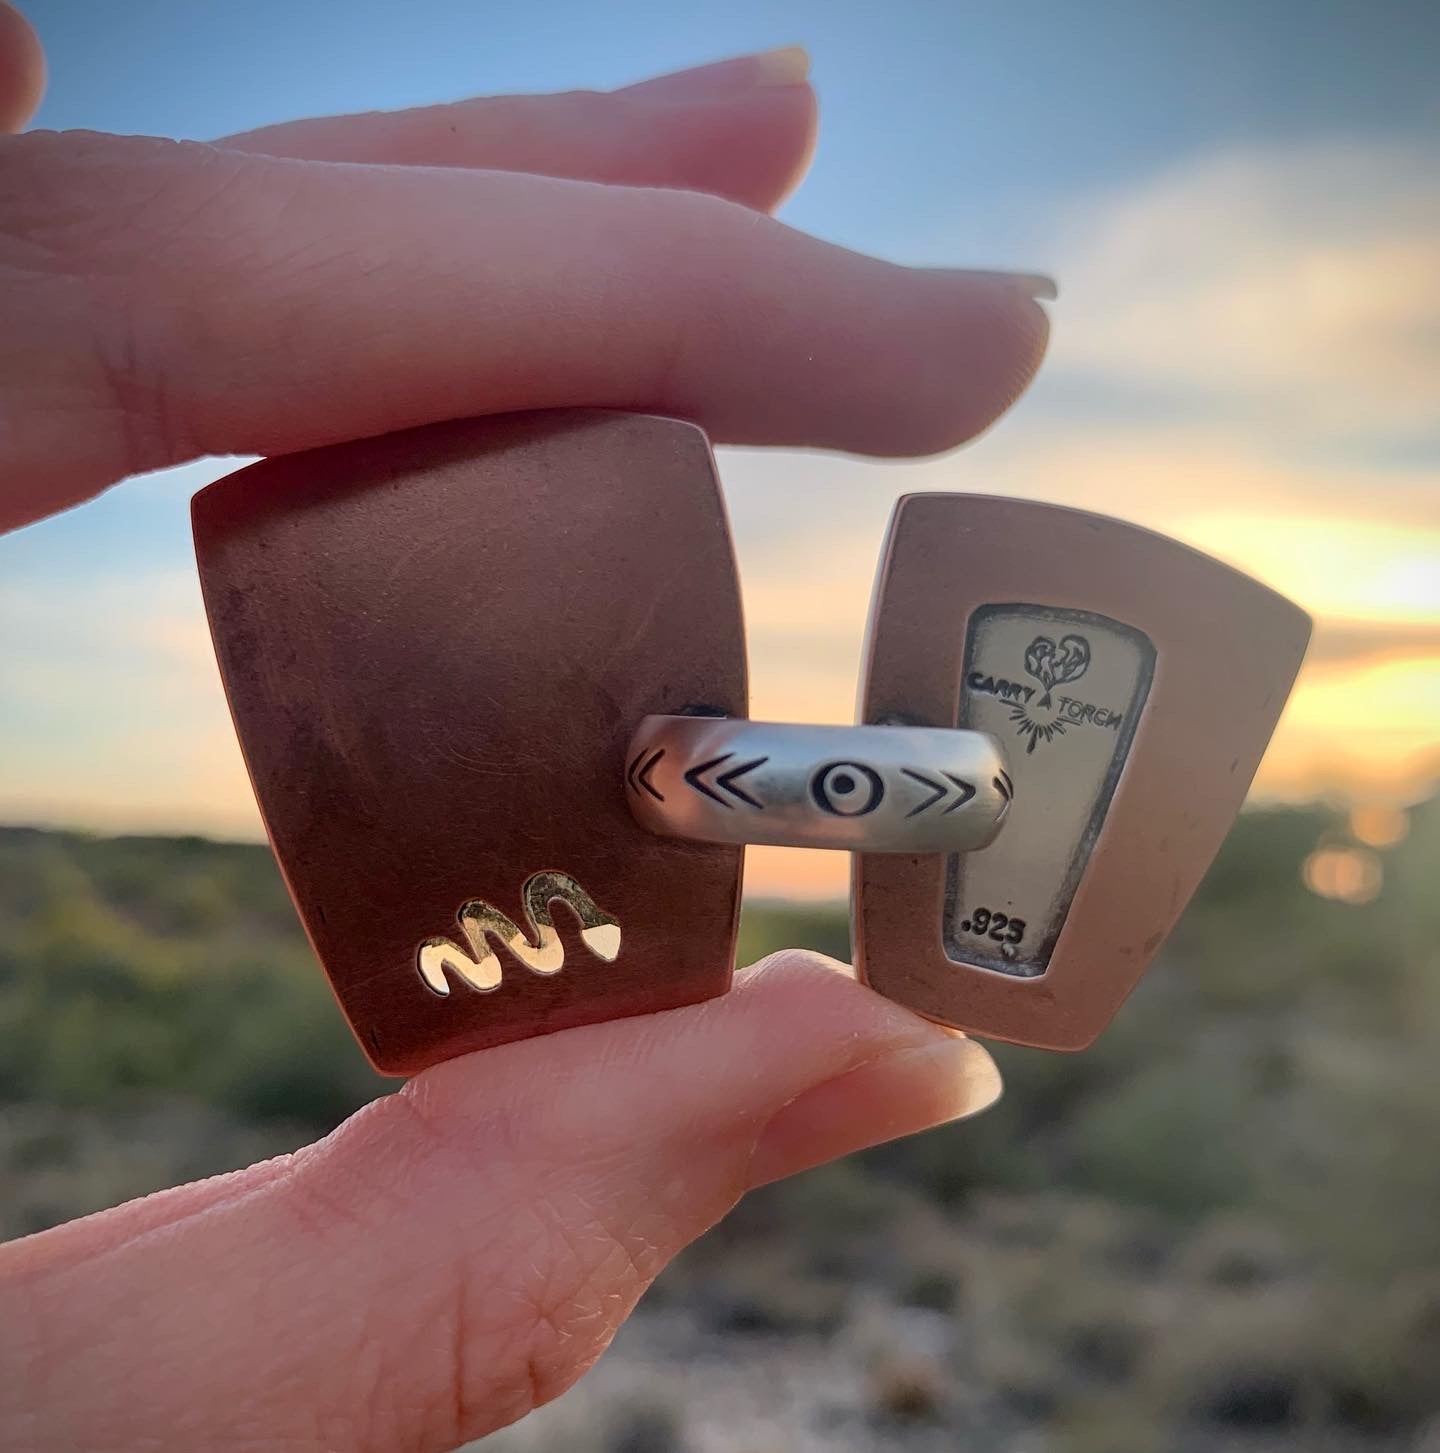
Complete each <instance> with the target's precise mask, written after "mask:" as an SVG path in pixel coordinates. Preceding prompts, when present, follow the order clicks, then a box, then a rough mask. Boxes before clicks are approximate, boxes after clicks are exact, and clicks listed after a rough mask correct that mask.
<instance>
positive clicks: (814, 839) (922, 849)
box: [625, 716, 1014, 853]
mask: <svg viewBox="0 0 1440 1453" xmlns="http://www.w3.org/2000/svg"><path fill="white" fill-rule="evenodd" d="M625 792H626V796H627V798H628V799H629V802H630V810H631V811H632V812H633V813H634V815H635V817H636V820H637V821H638V822H639V823H640V824H641V825H642V826H644V827H647V828H649V829H650V831H651V832H655V833H659V834H660V835H661V836H663V837H684V838H694V839H696V840H698V841H700V842H712V843H767V844H772V845H775V846H780V847H801V848H839V849H843V850H846V851H849V852H862V853H966V852H973V851H974V850H975V849H976V848H983V847H984V846H985V845H986V844H987V843H989V842H990V841H991V840H992V839H993V838H994V837H995V834H996V833H997V832H999V830H1000V825H1001V823H1002V822H1003V821H1004V819H1005V814H1006V813H1007V812H1008V811H1009V809H1010V802H1011V799H1012V797H1013V796H1014V786H1013V784H1012V782H1011V780H1010V776H1009V774H1008V773H1007V772H1006V770H1005V758H1004V756H1003V755H1002V754H1001V751H1000V748H999V746H998V744H997V743H996V741H995V739H994V738H993V737H990V736H987V735H986V734H985V733H983V732H976V731H961V730H958V729H946V728H941V727H908V726H799V725H792V724H790V723H781V722H762V721H738V720H735V719H734V718H731V717H699V716H647V717H646V718H645V719H644V720H643V721H642V722H641V723H640V726H639V728H638V729H637V730H636V732H635V735H634V736H633V737H632V738H631V741H630V748H629V751H628V752H627V754H626V759H625Z"/></svg>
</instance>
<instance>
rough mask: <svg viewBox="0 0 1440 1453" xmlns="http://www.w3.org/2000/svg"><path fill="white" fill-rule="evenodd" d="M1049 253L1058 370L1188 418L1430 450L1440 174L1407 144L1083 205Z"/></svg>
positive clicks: (1338, 148) (1199, 166)
mask: <svg viewBox="0 0 1440 1453" xmlns="http://www.w3.org/2000/svg"><path fill="white" fill-rule="evenodd" d="M1059 224H1060V225H1059V226H1058V227H1057V229H1056V232H1055V236H1054V240H1053V243H1052V251H1053V253H1054V255H1056V256H1057V258H1058V269H1057V270H1058V271H1059V272H1060V274H1061V278H1062V293H1061V296H1062V302H1061V305H1060V306H1059V307H1058V308H1057V310H1056V319H1057V329H1056V336H1055V344H1054V349H1053V353H1052V367H1053V368H1054V369H1056V370H1057V371H1062V372H1067V373H1073V374H1078V375H1082V376H1085V377H1089V378H1092V379H1101V380H1106V381H1108V382H1110V383H1112V384H1118V385H1122V386H1125V387H1127V388H1133V389H1136V390H1139V391H1141V392H1142V393H1148V394H1150V395H1156V394H1166V393H1168V394H1169V395H1170V396H1171V397H1172V398H1173V399H1175V400H1179V401H1182V402H1183V404H1184V406H1185V407H1186V408H1187V409H1194V408H1195V407H1196V405H1197V403H1204V404H1206V405H1208V406H1209V408H1211V409H1212V410H1222V411H1224V412H1225V413H1227V414H1230V415H1232V416H1235V417H1244V418H1269V419H1271V420H1274V419H1275V417H1276V416H1277V415H1279V416H1283V418H1284V420H1285V421H1287V422H1289V423H1299V424H1301V425H1303V426H1304V427H1306V428H1307V429H1310V430H1313V431H1320V432H1325V433H1330V432H1362V433H1383V434H1385V435H1387V436H1389V437H1390V438H1392V439H1393V438H1394V436H1395V435H1396V434H1397V433H1405V434H1410V435H1417V436H1421V437H1428V438H1433V437H1434V435H1435V430H1436V428H1437V418H1436V410H1435V405H1436V400H1437V399H1440V168H1437V167H1436V166H1435V164H1434V157H1433V155H1427V154H1426V153H1425V152H1424V151H1422V150H1421V149H1420V148H1418V147H1415V146H1412V145H1410V144H1402V143H1399V142H1391V143H1386V142H1379V141H1375V142H1361V141H1334V142H1330V143H1324V144H1320V143H1317V144H1310V145H1304V146H1295V145H1291V146H1276V147H1273V148H1270V149H1249V150H1243V151H1240V150H1237V151H1230V152H1226V153H1221V154H1215V155H1210V156H1205V157H1200V158H1197V159H1194V160H1192V161H1190V162H1188V163H1186V164H1184V165H1181V166H1178V167H1176V168H1174V169H1172V170H1170V171H1167V172H1165V173H1162V174H1160V175H1158V176H1155V177H1152V178H1150V179H1148V180H1146V181H1144V182H1142V183H1139V184H1136V185H1132V186H1130V187H1128V188H1127V189H1126V190H1124V191H1121V192H1117V193H1113V194H1110V195H1108V196H1104V197H1099V198H1088V199H1083V200H1082V201H1080V202H1079V203H1077V204H1075V205H1073V206H1071V207H1069V208H1068V209H1067V210H1066V215H1064V216H1063V217H1062V218H1060V219H1059Z"/></svg>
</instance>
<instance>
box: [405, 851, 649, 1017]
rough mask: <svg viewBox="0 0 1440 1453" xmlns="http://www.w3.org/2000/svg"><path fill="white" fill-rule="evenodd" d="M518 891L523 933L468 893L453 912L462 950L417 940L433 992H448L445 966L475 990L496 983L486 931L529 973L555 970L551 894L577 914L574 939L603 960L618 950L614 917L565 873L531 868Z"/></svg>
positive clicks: (558, 961)
mask: <svg viewBox="0 0 1440 1453" xmlns="http://www.w3.org/2000/svg"><path fill="white" fill-rule="evenodd" d="M520 896H521V899H522V900H523V902H524V904H525V919H526V922H527V924H528V925H529V928H530V935H529V936H527V935H526V934H525V933H524V932H522V931H521V930H520V929H519V928H517V927H516V925H515V922H514V920H513V919H511V918H509V917H508V916H507V915H506V914H504V913H502V912H501V911H500V910H499V909H498V908H496V907H495V906H494V905H493V904H490V903H486V902H485V901H484V900H483V899H480V898H472V899H471V900H470V901H469V902H468V903H466V904H464V905H462V907H461V909H460V912H459V913H458V914H457V915H456V917H457V918H458V919H459V922H460V927H461V928H462V929H463V930H464V933H465V939H466V942H467V943H468V944H469V952H468V953H467V952H466V951H465V949H463V948H461V947H459V945H457V944H456V943H454V942H453V941H452V940H450V939H448V938H427V939H426V940H425V942H424V943H422V944H421V945H420V950H419V953H418V955H417V957H416V967H417V968H418V969H419V971H420V977H421V978H422V979H423V980H424V981H425V983H426V984H427V985H428V986H429V987H430V988H431V989H433V990H434V991H435V993H437V994H440V995H444V996H448V995H449V993H450V983H449V980H447V979H446V977H445V970H446V969H449V970H450V972H451V973H452V974H454V975H455V977H456V978H458V979H460V980H461V981H462V982H463V983H466V984H468V985H469V986H470V987H471V988H472V989H478V990H479V991H480V992H481V993H489V992H490V990H492V989H498V988H499V987H500V979H501V973H500V960H499V958H498V957H497V956H496V954H495V951H494V949H492V948H491V947H490V935H492V934H493V935H494V936H495V937H496V938H497V939H499V940H500V942H501V943H502V944H503V945H504V946H505V947H506V948H508V949H509V950H510V952H511V953H512V954H514V956H515V957H516V958H517V959H519V960H520V962H521V963H522V964H524V965H525V967H526V968H527V969H529V970H530V972H531V973H532V974H544V975H547V976H548V975H550V974H558V973H559V972H560V970H561V969H563V968H564V967H565V945H564V944H563V943H561V942H560V935H559V933H557V932H556V929H555V924H554V920H553V919H552V918H551V916H550V904H551V903H552V902H554V901H556V900H558V901H559V902H561V903H563V904H564V905H565V906H566V907H567V908H569V909H570V911H571V912H572V913H573V914H574V915H575V917H576V918H578V919H579V920H580V941H581V942H582V943H583V944H584V945H585V947H586V948H587V949H589V950H590V952H591V953H592V954H594V955H595V957H596V958H597V959H602V960H604V962H605V963H607V964H608V963H610V962H612V961H613V960H614V959H615V957H616V956H617V955H618V954H619V952H620V924H619V922H618V921H617V920H616V919H614V918H612V917H611V916H610V915H609V914H608V913H606V912H605V910H604V909H603V908H601V907H599V906H598V905H597V904H596V902H595V900H594V899H593V898H592V897H591V896H590V895H589V894H588V893H587V892H586V891H585V890H584V889H583V888H582V887H581V886H580V884H579V883H577V882H576V881H575V879H574V878H572V877H571V876H570V875H569V873H555V872H546V873H532V874H531V875H530V876H529V877H528V878H527V879H526V880H525V883H524V886H523V887H522V888H521V890H520ZM532 939H533V941H532Z"/></svg>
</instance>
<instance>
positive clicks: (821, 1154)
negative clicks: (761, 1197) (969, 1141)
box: [750, 1031, 1003, 1187]
mask: <svg viewBox="0 0 1440 1453" xmlns="http://www.w3.org/2000/svg"><path fill="white" fill-rule="evenodd" d="M937 1032H938V1031H937ZM1002 1088H1003V1087H1002V1085H1001V1082H1000V1071H999V1070H998V1069H996V1067H995V1061H994V1060H993V1059H991V1058H990V1056H989V1054H988V1053H987V1052H986V1051H985V1050H984V1049H983V1048H982V1047H981V1046H980V1045H978V1044H976V1043H975V1041H974V1040H973V1039H965V1038H963V1037H962V1036H960V1035H947V1036H945V1038H943V1039H940V1040H937V1041H936V1042H935V1043H932V1044H927V1045H922V1046H920V1047H918V1048H909V1049H900V1050H893V1051H891V1052H890V1053H889V1054H885V1055H882V1056H880V1057H879V1058H878V1059H874V1060H870V1061H868V1062H867V1063H865V1064H862V1065H860V1066H859V1067H858V1068H856V1069H853V1070H849V1071H847V1072H846V1073H845V1074H842V1075H840V1076H838V1077H837V1078H836V1079H833V1080H827V1081H826V1082H825V1083H823V1084H820V1085H817V1086H815V1088H813V1089H810V1090H806V1091H805V1093H804V1094H802V1095H800V1096H798V1097H797V1098H796V1099H794V1100H792V1101H791V1102H790V1103H789V1104H788V1105H786V1106H785V1107H784V1108H783V1109H782V1110H781V1111H780V1112H779V1113H778V1114H777V1115H776V1116H775V1117H774V1118H773V1119H772V1120H771V1121H770V1123H769V1124H768V1125H767V1126H766V1127H765V1129H764V1130H763V1131H762V1132H761V1135H760V1139H759V1141H758V1142H757V1144H756V1146H755V1153H754V1156H753V1157H752V1158H751V1162H750V1185H751V1186H752V1187H753V1186H762V1185H765V1184H766V1183H768V1182H769V1181H776V1180H780V1179H782V1178H783V1177H784V1176H790V1175H795V1174H796V1173H797V1172H799V1171H802V1170H809V1169H810V1168H811V1167H812V1166H817V1165H822V1164H824V1162H826V1161H829V1160H837V1159H839V1157H840V1156H842V1155H849V1154H850V1153H851V1152H852V1151H856V1150H863V1149H865V1147H866V1146H870V1145H879V1144H881V1143H882V1142H883V1141H886V1140H898V1139H899V1138H900V1137H901V1136H902V1135H914V1134H915V1133H916V1132H917V1131H920V1130H929V1129H931V1128H932V1127H933V1126H936V1125H944V1124H947V1123H948V1122H950V1121H952V1120H964V1119H967V1118H968V1117H969V1116H971V1115H978V1114H979V1113H980V1111H982V1110H985V1109H988V1108H989V1107H990V1106H991V1105H993V1104H994V1103H995V1102H996V1101H997V1100H998V1099H999V1098H1000V1094H1001V1090H1002Z"/></svg>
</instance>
